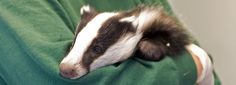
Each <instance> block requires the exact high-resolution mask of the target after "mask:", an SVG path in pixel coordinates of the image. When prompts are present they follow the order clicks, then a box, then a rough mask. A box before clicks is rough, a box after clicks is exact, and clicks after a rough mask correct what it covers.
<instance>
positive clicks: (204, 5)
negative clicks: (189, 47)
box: [169, 0, 236, 85]
mask: <svg viewBox="0 0 236 85" xmlns="http://www.w3.org/2000/svg"><path fill="white" fill-rule="evenodd" d="M169 2H170V3H171V5H172V8H173V10H174V11H175V12H176V14H177V15H178V16H179V17H180V19H181V20H182V21H183V22H184V23H185V25H186V27H187V28H189V29H191V30H192V32H193V34H194V35H195V37H196V38H197V39H198V40H199V41H200V43H201V45H202V46H203V48H204V49H206V50H207V51H208V52H210V53H211V54H212V56H213V57H214V61H215V64H214V66H215V69H216V71H217V73H218V75H219V77H220V79H221V80H222V83H223V85H236V0H169Z"/></svg>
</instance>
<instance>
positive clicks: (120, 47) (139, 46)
mask: <svg viewBox="0 0 236 85" xmlns="http://www.w3.org/2000/svg"><path fill="white" fill-rule="evenodd" d="M80 13H81V21H80V23H79V25H78V26H77V28H76V31H75V35H76V37H75V39H74V42H73V43H72V46H71V48H70V51H69V53H68V54H67V55H66V56H65V58H64V59H63V60H62V61H61V63H60V66H59V67H60V74H61V75H62V76H64V77H66V78H70V79H77V78H80V77H82V76H84V75H85V74H87V73H89V72H91V71H94V70H96V69H98V68H101V67H104V66H107V65H111V64H114V63H117V62H121V61H124V60H126V59H128V58H130V57H131V56H132V55H134V54H140V55H142V57H141V58H143V59H146V60H151V61H158V60H160V59H162V58H163V56H165V55H168V56H175V55H178V54H180V53H181V52H183V51H185V50H186V49H190V50H191V51H192V52H199V51H201V52H202V53H200V54H199V56H201V55H207V54H206V53H204V52H203V50H202V49H201V48H199V47H198V46H197V45H195V44H193V39H192V37H191V36H190V34H189V32H188V30H186V29H184V27H183V26H182V25H181V23H180V22H179V21H178V20H177V19H176V17H174V16H171V15H170V14H168V13H167V12H166V11H164V10H163V8H162V7H161V6H145V5H141V6H138V7H136V8H134V9H133V10H130V11H115V12H98V11H96V10H95V9H94V8H92V7H90V6H89V5H85V6H83V7H81V9H80ZM197 55H198V54H197ZM203 60H204V59H203ZM205 67H206V66H204V65H203V68H205Z"/></svg>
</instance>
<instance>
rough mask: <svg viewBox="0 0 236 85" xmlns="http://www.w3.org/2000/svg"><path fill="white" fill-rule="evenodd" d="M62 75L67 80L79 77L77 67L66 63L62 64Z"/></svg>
mask: <svg viewBox="0 0 236 85" xmlns="http://www.w3.org/2000/svg"><path fill="white" fill-rule="evenodd" d="M60 74H61V75H62V76H63V77H66V78H73V77H76V76H78V74H77V72H76V68H75V65H73V64H72V65H71V64H66V63H61V64H60Z"/></svg>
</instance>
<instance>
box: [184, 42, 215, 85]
mask: <svg viewBox="0 0 236 85" xmlns="http://www.w3.org/2000/svg"><path fill="white" fill-rule="evenodd" d="M187 48H188V51H189V52H190V54H191V55H192V57H193V60H194V62H195V64H196V67H197V74H198V78H197V84H198V85H214V76H213V66H212V62H211V60H210V57H209V56H208V55H207V53H206V52H205V51H204V50H203V49H201V48H200V47H198V46H197V45H189V46H188V47H187Z"/></svg>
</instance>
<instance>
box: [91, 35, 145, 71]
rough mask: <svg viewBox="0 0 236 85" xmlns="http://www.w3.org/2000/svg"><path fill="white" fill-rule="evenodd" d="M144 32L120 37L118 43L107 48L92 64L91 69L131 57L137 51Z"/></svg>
mask: <svg viewBox="0 0 236 85" xmlns="http://www.w3.org/2000/svg"><path fill="white" fill-rule="evenodd" d="M141 38H142V34H137V35H135V34H127V35H126V36H124V37H122V38H120V39H119V40H118V42H117V43H115V44H114V45H112V46H111V47H109V48H108V49H107V51H106V52H105V53H104V54H103V55H102V56H100V57H98V58H97V59H95V60H94V61H93V63H92V64H91V65H90V71H93V70H95V69H97V68H100V67H102V66H106V65H109V64H114V63H117V62H120V61H123V60H125V59H127V58H129V57H130V56H131V55H132V54H133V52H134V51H135V47H136V45H137V43H138V42H139V40H140V39H141Z"/></svg>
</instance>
